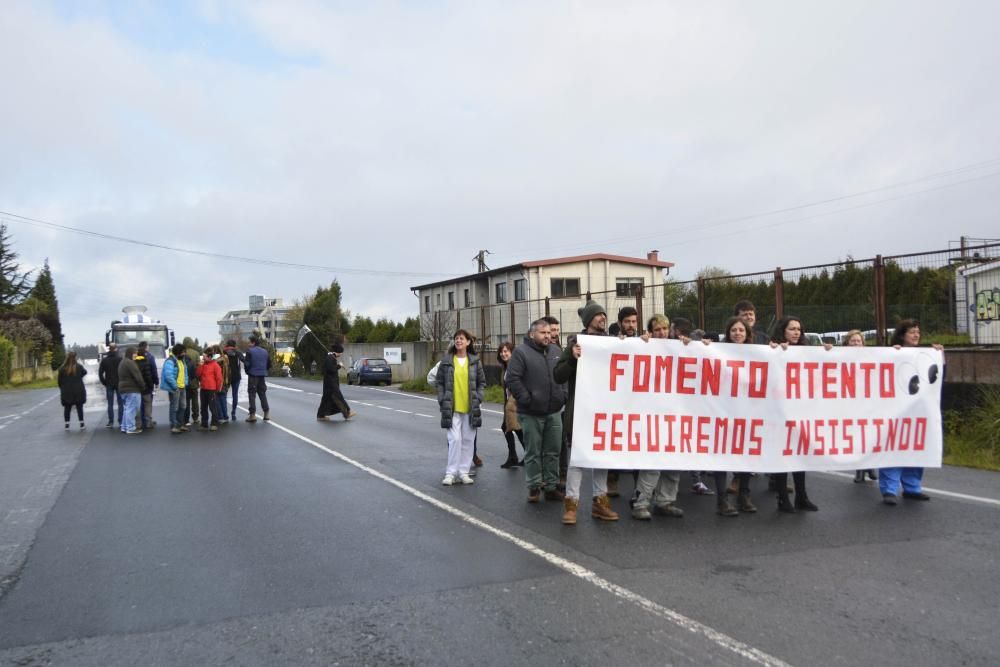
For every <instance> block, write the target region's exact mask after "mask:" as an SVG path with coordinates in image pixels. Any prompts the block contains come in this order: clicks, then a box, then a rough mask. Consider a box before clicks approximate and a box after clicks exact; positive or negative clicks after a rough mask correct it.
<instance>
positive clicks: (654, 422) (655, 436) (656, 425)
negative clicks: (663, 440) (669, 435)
mask: <svg viewBox="0 0 1000 667" xmlns="http://www.w3.org/2000/svg"><path fill="white" fill-rule="evenodd" d="M646 433H648V434H649V443H648V444H647V446H646V449H647V450H648V451H650V452H658V451H660V418H659V416H655V415H646Z"/></svg>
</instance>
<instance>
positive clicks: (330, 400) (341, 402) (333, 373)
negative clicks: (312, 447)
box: [316, 345, 357, 421]
mask: <svg viewBox="0 0 1000 667" xmlns="http://www.w3.org/2000/svg"><path fill="white" fill-rule="evenodd" d="M330 349H331V350H332V351H331V352H329V353H328V354H327V355H326V361H325V362H323V398H322V399H320V402H319V409H318V410H317V411H316V419H320V420H322V421H329V417H330V415H335V414H342V415H344V421H347V420H348V419H350V418H351V417H353V416H354V415H355V414H357V413H355V412H354V411H353V410H351V407H350V406H349V405H348V404H347V400H346V399H345V398H344V394H343V392H341V391H340V368H341V364H340V355H341V354H343V353H344V347H343V346H342V345H333V346H332V347H331V348H330Z"/></svg>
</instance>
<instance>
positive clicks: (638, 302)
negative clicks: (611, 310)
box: [635, 289, 646, 332]
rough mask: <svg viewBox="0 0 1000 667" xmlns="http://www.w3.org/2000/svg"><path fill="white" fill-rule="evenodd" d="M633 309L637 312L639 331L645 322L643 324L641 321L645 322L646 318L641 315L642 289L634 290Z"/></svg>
mask: <svg viewBox="0 0 1000 667" xmlns="http://www.w3.org/2000/svg"><path fill="white" fill-rule="evenodd" d="M635 309H636V312H638V313H639V331H640V332H641V331H642V330H643V327H644V326H646V325H645V324H643V322H645V321H646V320H645V318H644V317H643V316H642V290H641V289H637V290H635Z"/></svg>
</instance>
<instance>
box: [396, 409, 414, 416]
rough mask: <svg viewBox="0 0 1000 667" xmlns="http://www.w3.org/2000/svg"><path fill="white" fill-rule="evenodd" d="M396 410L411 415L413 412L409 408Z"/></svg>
mask: <svg viewBox="0 0 1000 667" xmlns="http://www.w3.org/2000/svg"><path fill="white" fill-rule="evenodd" d="M396 412H402V413H403V414H404V415H412V414H413V413H412V412H410V411H409V410H396Z"/></svg>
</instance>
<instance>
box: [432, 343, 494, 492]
mask: <svg viewBox="0 0 1000 667" xmlns="http://www.w3.org/2000/svg"><path fill="white" fill-rule="evenodd" d="M471 345H472V335H471V334H470V333H469V332H468V331H466V330H465V329H459V330H458V331H456V332H455V336H454V338H453V339H452V344H451V346H450V347H449V348H448V352H447V354H445V355H444V357H443V358H442V359H441V363H440V365H439V366H438V371H437V377H436V379H435V384H436V385H437V394H438V405H440V407H441V428H445V429H448V465H447V467H446V468H445V475H444V480H442V482H441V483H442V484H444V485H445V486H451V485H452V484H455V483H456V482H460V483H462V484H472V483H473V482H474V481H475V480H473V479H472V477H471V476H470V475H469V469H470V468H471V467H472V457H473V453H474V451H475V443H476V429H478V428H479V427H480V426H482V425H483V416H482V412H481V411H480V404H481V403H482V400H483V392H484V391H485V390H486V373H485V372H484V371H483V366H482V364H481V363H480V360H479V357H478V356H477V355H475V354H471V353H470V347H471Z"/></svg>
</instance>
